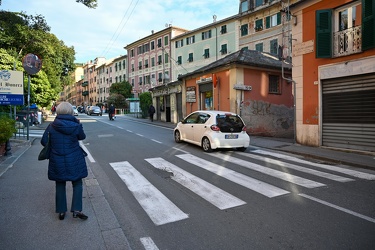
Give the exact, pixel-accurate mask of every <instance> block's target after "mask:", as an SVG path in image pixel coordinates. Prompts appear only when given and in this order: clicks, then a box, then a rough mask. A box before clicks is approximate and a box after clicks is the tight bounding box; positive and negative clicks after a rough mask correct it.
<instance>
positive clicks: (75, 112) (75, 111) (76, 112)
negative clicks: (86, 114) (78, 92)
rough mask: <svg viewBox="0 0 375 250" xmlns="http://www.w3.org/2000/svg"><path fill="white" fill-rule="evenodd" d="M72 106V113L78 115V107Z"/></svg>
mask: <svg viewBox="0 0 375 250" xmlns="http://www.w3.org/2000/svg"><path fill="white" fill-rule="evenodd" d="M72 107H73V115H74V116H77V115H78V109H77V107H76V106H72Z"/></svg>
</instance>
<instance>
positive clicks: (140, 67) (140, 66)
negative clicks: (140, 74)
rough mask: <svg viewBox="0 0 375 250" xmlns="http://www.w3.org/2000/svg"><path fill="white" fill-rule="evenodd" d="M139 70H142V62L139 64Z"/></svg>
mask: <svg viewBox="0 0 375 250" xmlns="http://www.w3.org/2000/svg"><path fill="white" fill-rule="evenodd" d="M138 69H142V61H141V62H138Z"/></svg>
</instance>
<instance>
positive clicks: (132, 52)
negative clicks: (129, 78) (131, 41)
mask: <svg viewBox="0 0 375 250" xmlns="http://www.w3.org/2000/svg"><path fill="white" fill-rule="evenodd" d="M130 57H134V49H132V50H130Z"/></svg>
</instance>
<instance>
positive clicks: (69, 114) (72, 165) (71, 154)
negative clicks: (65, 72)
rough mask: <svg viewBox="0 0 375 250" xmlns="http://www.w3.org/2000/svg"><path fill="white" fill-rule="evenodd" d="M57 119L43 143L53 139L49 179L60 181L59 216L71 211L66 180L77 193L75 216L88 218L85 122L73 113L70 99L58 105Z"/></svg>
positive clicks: (57, 201)
mask: <svg viewBox="0 0 375 250" xmlns="http://www.w3.org/2000/svg"><path fill="white" fill-rule="evenodd" d="M56 114H57V116H56V118H55V120H54V121H53V122H52V123H51V124H50V125H49V126H48V127H47V128H46V130H45V132H44V134H43V137H42V140H41V144H42V145H43V146H45V145H46V144H47V141H48V137H49V140H50V148H51V151H50V156H49V164H48V179H50V180H52V181H55V183H56V197H55V202H56V213H58V214H59V219H60V220H63V219H64V218H65V213H66V211H67V202H66V182H67V181H70V182H72V185H73V197H72V204H71V209H70V211H71V212H72V213H73V217H74V218H80V219H83V220H86V219H87V218H88V217H87V216H86V215H85V214H83V213H82V192H83V187H82V179H83V178H85V177H87V166H86V161H85V155H84V153H85V152H84V151H83V149H82V148H81V147H80V146H79V142H78V141H79V140H83V139H85V138H86V135H85V133H84V131H83V127H82V124H81V123H80V122H79V120H78V119H77V118H75V117H74V116H73V107H72V105H71V104H70V103H68V102H62V103H60V104H59V105H58V106H57V108H56Z"/></svg>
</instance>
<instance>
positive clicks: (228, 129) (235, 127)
mask: <svg viewBox="0 0 375 250" xmlns="http://www.w3.org/2000/svg"><path fill="white" fill-rule="evenodd" d="M216 124H217V126H218V127H219V128H220V131H221V132H224V133H238V132H241V131H242V128H243V126H244V124H243V122H242V119H241V118H240V117H239V116H238V115H232V114H225V115H217V116H216Z"/></svg>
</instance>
